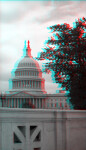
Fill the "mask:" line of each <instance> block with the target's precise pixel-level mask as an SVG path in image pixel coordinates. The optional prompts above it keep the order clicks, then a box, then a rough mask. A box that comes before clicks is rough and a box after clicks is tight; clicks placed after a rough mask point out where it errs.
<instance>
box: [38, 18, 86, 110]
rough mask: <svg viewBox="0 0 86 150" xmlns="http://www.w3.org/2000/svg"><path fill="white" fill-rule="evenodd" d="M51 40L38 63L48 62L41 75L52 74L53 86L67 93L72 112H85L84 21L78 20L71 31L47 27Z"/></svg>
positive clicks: (85, 23) (46, 42)
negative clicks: (72, 107)
mask: <svg viewBox="0 0 86 150" xmlns="http://www.w3.org/2000/svg"><path fill="white" fill-rule="evenodd" d="M49 29H50V30H51V32H52V36H51V37H49V39H48V40H47V41H45V48H44V49H43V52H41V53H40V56H39V57H38V59H40V60H44V59H46V60H49V61H48V62H47V63H45V71H46V72H48V71H51V70H52V71H54V74H55V75H54V76H55V81H56V83H61V84H62V87H65V88H66V91H69V94H68V97H70V101H71V103H72V104H73V106H74V108H75V109H86V94H85V92H86V84H85V82H86V18H82V19H78V20H77V21H75V22H74V23H73V27H71V26H70V25H69V24H67V23H64V24H62V25H60V24H58V25H54V26H50V27H49Z"/></svg>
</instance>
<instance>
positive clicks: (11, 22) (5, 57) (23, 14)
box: [0, 0, 86, 93]
mask: <svg viewBox="0 0 86 150" xmlns="http://www.w3.org/2000/svg"><path fill="white" fill-rule="evenodd" d="M85 16H86V2H85V1H53V0H51V1H0V92H5V91H8V90H9V82H8V80H9V79H10V78H11V77H12V76H11V71H12V69H13V68H14V65H15V62H16V61H17V60H18V59H20V57H21V56H22V55H23V48H24V41H25V40H29V41H30V46H31V50H32V52H31V53H32V56H33V57H36V56H37V54H38V52H41V51H42V48H43V47H44V42H45V40H47V39H48V37H49V36H50V35H51V33H50V32H49V31H48V29H47V28H48V27H49V26H52V25H55V24H62V23H69V24H70V25H71V26H72V23H73V22H74V21H75V19H78V18H80V17H85ZM42 63H43V62H41V61H39V64H40V67H41V68H42ZM43 77H44V78H45V89H46V91H47V93H56V91H57V90H60V88H59V85H58V84H56V83H53V81H52V77H51V74H44V73H43Z"/></svg>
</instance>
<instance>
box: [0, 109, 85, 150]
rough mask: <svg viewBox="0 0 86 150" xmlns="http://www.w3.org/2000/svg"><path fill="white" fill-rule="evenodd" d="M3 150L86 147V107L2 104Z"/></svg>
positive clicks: (0, 130) (0, 133)
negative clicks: (14, 106)
mask: <svg viewBox="0 0 86 150" xmlns="http://www.w3.org/2000/svg"><path fill="white" fill-rule="evenodd" d="M0 150H86V111H79V110H77V111H75V110H67V111H66V110H56V109H55V110H49V109H48V110H47V109H45V110H43V109H18V108H15V109H12V108H11V109H10V108H0Z"/></svg>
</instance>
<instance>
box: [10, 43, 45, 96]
mask: <svg viewBox="0 0 86 150" xmlns="http://www.w3.org/2000/svg"><path fill="white" fill-rule="evenodd" d="M23 52H24V53H23V56H24V57H23V58H22V59H21V60H20V61H19V63H18V64H17V68H16V69H15V72H14V77H13V78H12V89H11V91H10V92H11V93H12V92H18V91H26V92H29V94H38V93H39V94H43V93H46V92H45V90H44V87H45V86H44V83H45V80H44V79H43V78H42V71H41V69H40V66H39V64H38V62H37V61H36V60H35V59H33V57H32V56H31V48H30V45H29V41H28V46H26V42H25V46H24V50H23Z"/></svg>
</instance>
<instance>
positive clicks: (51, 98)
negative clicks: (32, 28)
mask: <svg viewBox="0 0 86 150" xmlns="http://www.w3.org/2000/svg"><path fill="white" fill-rule="evenodd" d="M10 87H11V89H10V90H9V91H8V93H5V95H3V94H1V96H0V97H1V99H0V107H8V108H42V109H45V108H47V109H70V106H69V103H68V102H66V99H67V98H66V97H65V96H64V94H63V93H58V94H47V93H46V91H45V80H44V78H42V71H41V69H40V66H39V64H38V62H37V61H36V60H35V59H33V57H32V56H31V48H30V44H29V41H28V46H26V43H25V46H24V50H23V57H21V59H20V61H19V62H17V64H16V65H15V67H14V69H13V71H12V78H11V79H10Z"/></svg>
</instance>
